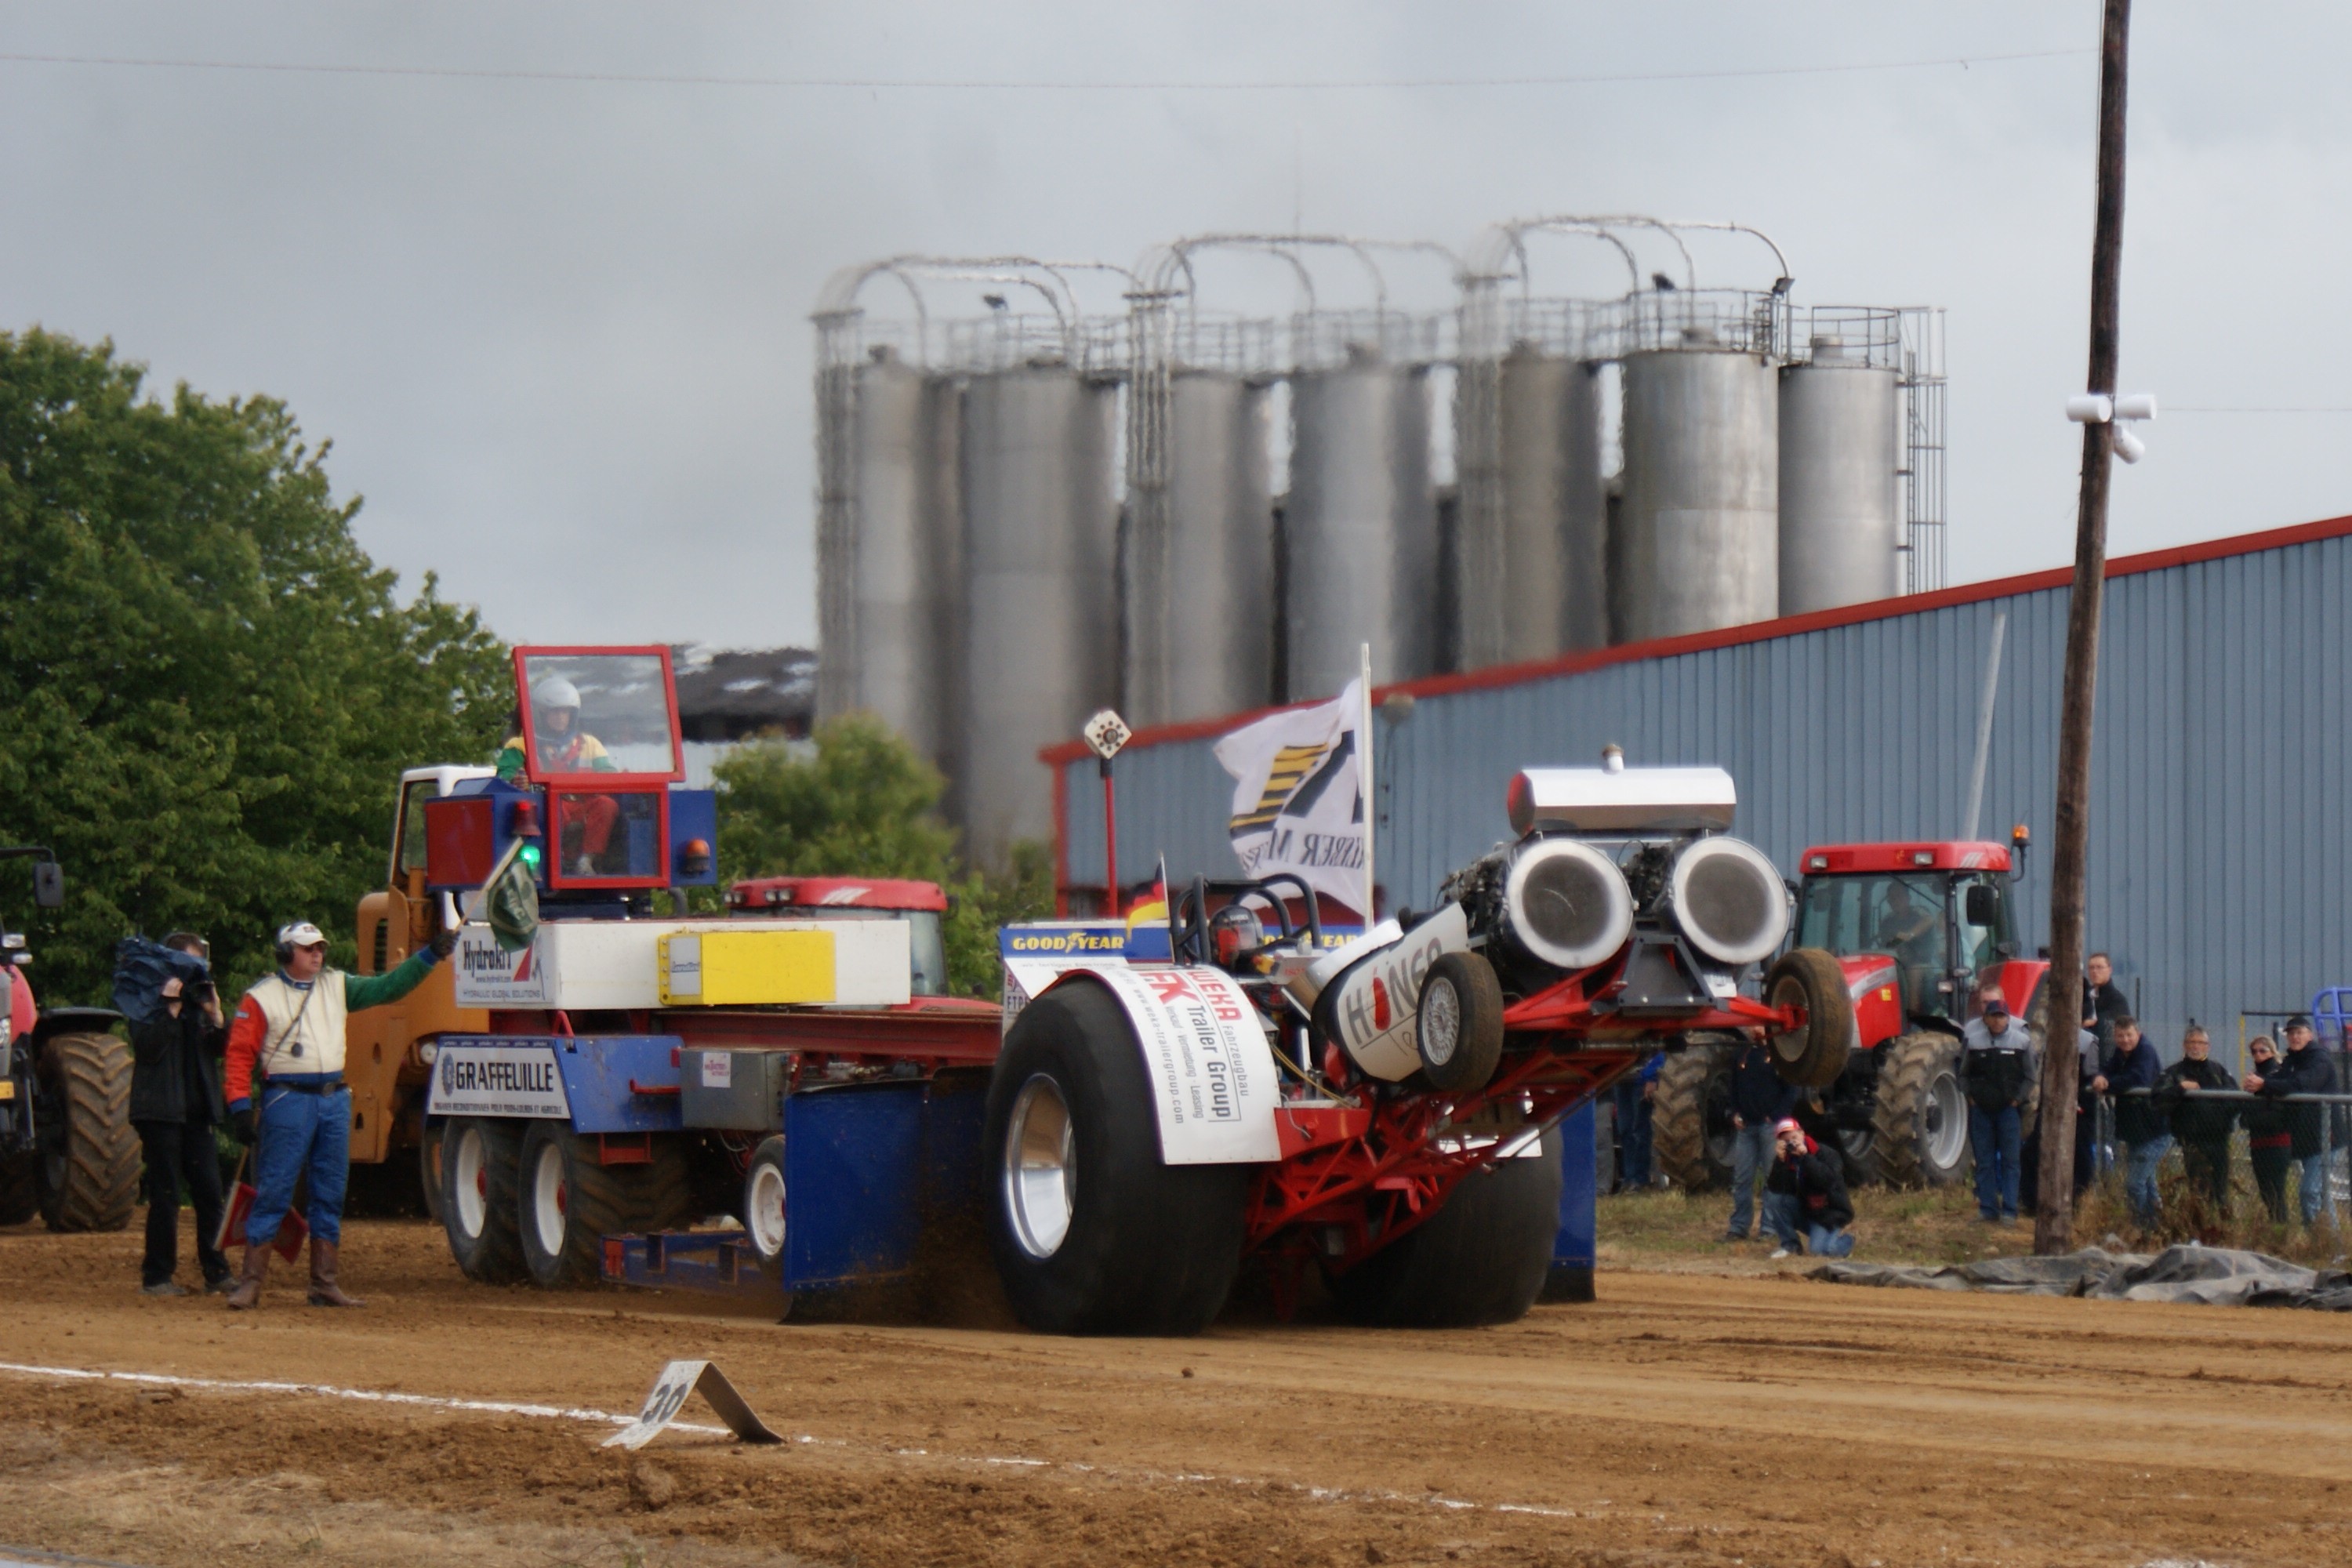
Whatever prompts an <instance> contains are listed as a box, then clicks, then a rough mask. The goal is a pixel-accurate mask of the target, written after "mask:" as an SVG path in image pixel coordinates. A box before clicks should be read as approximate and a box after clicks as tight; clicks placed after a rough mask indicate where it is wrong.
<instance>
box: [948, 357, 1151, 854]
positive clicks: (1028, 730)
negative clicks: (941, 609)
mask: <svg viewBox="0 0 2352 1568" xmlns="http://www.w3.org/2000/svg"><path fill="white" fill-rule="evenodd" d="M1117 418H1118V395H1117V388H1116V386H1115V385H1114V384H1111V383H1109V382H1107V381H1104V380H1100V379H1097V378H1095V377H1093V376H1090V375H1088V374H1086V373H1085V372H1084V371H1082V370H1080V369H1078V368H1076V367H1074V366H1071V365H1069V364H1066V363H1032V364H1024V365H1020V366H1016V367H1013V368H1010V369H1005V370H998V371H992V372H988V373H986V374H977V375H973V376H972V377H971V379H970V380H969V382H968V383H967V384H966V387H965V391H964V398H963V437H962V440H963V451H962V459H963V461H962V473H963V501H964V549H965V556H964V584H965V593H964V604H965V617H966V618H965V632H964V657H963V663H962V670H961V674H962V690H963V715H962V718H963V745H962V749H961V758H960V765H959V767H958V770H957V772H958V774H959V779H960V783H961V786H962V802H963V813H962V815H963V824H964V841H965V847H966V849H967V852H968V853H969V854H971V857H972V858H973V859H974V860H975V861H976V862H977V863H978V864H980V865H982V866H988V867H994V868H1002V867H1003V865H1004V864H1005V863H1006V862H1007V860H1008V859H1009V858H1010V855H1011V852H1012V849H1013V846H1014V845H1015V844H1017V843H1020V842H1022V841H1024V840H1043V839H1045V838H1047V837H1051V835H1052V833H1053V827H1054V822H1053V809H1052V804H1051V801H1050V799H1049V797H1048V795H1046V792H1045V789H1044V788H1043V787H1042V784H1041V780H1042V779H1043V776H1044V775H1043V773H1041V771H1040V769H1039V767H1038V763H1037V753H1038V751H1039V750H1040V748H1042V747H1044V746H1046V745H1048V744H1051V743H1052V742H1055V741H1060V740H1063V739H1066V738H1067V737H1068V736H1071V735H1074V734H1076V732H1077V731H1078V729H1079V727H1080V726H1081V725H1082V724H1084V723H1085V722H1086V720H1087V715H1088V714H1090V713H1092V712H1093V711H1094V710H1096V709H1097V708H1100V707H1102V706H1104V705H1105V704H1107V703H1108V702H1109V701H1110V700H1112V698H1113V697H1114V696H1115V695H1116V692H1117V688H1118V658H1117V654H1116V651H1115V650H1116V649H1117V647H1118V607H1117V604H1116V602H1115V598H1114V595H1115V592H1116V585H1115V576H1114V572H1113V556H1114V553H1115V551H1116V541H1117V533H1118V500H1117V498H1116V496H1115V495H1114V493H1113V490H1112V463H1113V458H1114V453H1115V447H1116V431H1117Z"/></svg>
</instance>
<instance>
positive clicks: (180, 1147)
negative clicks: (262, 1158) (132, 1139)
mask: <svg viewBox="0 0 2352 1568" xmlns="http://www.w3.org/2000/svg"><path fill="white" fill-rule="evenodd" d="M163 945H164V946H165V947H167V948H169V949H171V950H172V951H173V952H178V953H184V954H185V955H186V956H187V957H189V958H193V959H195V960H197V961H198V965H201V964H203V963H208V962H209V961H210V959H211V957H212V949H211V948H210V947H209V946H208V945H207V944H206V943H205V939H204V938H202V937H200V936H198V935H196V934H195V932H194V931H173V933H172V934H171V935H170V936H167V937H165V938H164V939H163ZM149 951H150V952H152V949H150V950H149ZM198 965H189V966H186V969H187V971H188V972H187V973H179V974H173V975H172V976H170V977H169V978H167V979H166V980H164V982H163V989H162V995H163V1005H162V1007H161V1008H160V1009H159V1010H157V1011H156V1012H155V1013H154V1014H153V1015H152V1016H151V1017H149V1018H147V1019H146V1020H145V1021H144V1022H142V1023H134V1024H132V1025H131V1126H132V1127H134V1128H136V1129H138V1131H139V1143H140V1147H141V1148H142V1150H143V1151H144V1152H145V1154H146V1157H147V1251H146V1255H145V1256H144V1257H143V1258H142V1259H141V1261H140V1265H139V1279H140V1285H139V1288H140V1289H142V1291H144V1292H145V1293H146V1294H148V1295H150V1296H185V1295H187V1294H188V1293H189V1291H188V1288H187V1287H186V1286H184V1285H183V1284H181V1283H179V1282H178V1281H177V1280H175V1279H173V1278H172V1276H173V1274H175V1273H176V1272H178V1270H179V1266H180V1200H181V1194H182V1192H183V1189H184V1190H185V1193H186V1196H187V1199H188V1201H189V1202H190V1203H191V1204H193V1205H194V1207H195V1211H196V1262H197V1264H198V1265H199V1266H200V1267H201V1268H203V1269H204V1276H205V1289H206V1290H208V1291H213V1292H215V1293H218V1292H221V1291H225V1290H226V1289H228V1288H229V1285H230V1282H231V1280H232V1279H234V1276H233V1275H232V1274H231V1273H230V1272H229V1267H228V1258H227V1256H226V1254H225V1253H223V1252H222V1251H221V1248H220V1246H219V1242H220V1227H221V1178H220V1155H219V1153H218V1152H216V1150H215V1147H214V1143H213V1126H214V1124H215V1122H217V1121H219V1120H220V1103H221V1092H220V1069H219V1062H220V1058H221V1054H222V1052H223V1051H224V1050H225V1049H226V1045H227V1040H228V1024H227V1020H226V1019H225V1018H224V1017H223V1016H221V1005H220V993H219V992H218V991H217V990H216V989H215V987H214V985H213V981H212V974H211V972H210V970H209V969H205V968H202V967H199V966H198Z"/></svg>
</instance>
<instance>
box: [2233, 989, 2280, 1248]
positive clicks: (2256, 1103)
mask: <svg viewBox="0 0 2352 1568" xmlns="http://www.w3.org/2000/svg"><path fill="white" fill-rule="evenodd" d="M2246 1054H2247V1056H2249V1057H2251V1058H2252V1063H2251V1065H2249V1066H2248V1067H2247V1068H2246V1084H2245V1087H2246V1089H2248V1090H2249V1091H2253V1090H2258V1089H2261V1088H2262V1086H2263V1078H2264V1075H2266V1074H2268V1073H2270V1072H2272V1071H2273V1070H2275V1069H2276V1068H2277V1067H2278V1047H2277V1046H2275V1045H2273V1043H2272V1042H2271V1037H2269V1036H2268V1035H2256V1036H2255V1037H2253V1038H2252V1039H2251V1040H2248V1041H2247V1042H2246ZM2238 1120H2239V1121H2241V1122H2242V1123H2243V1124H2244V1126H2245V1129H2246V1161H2247V1163H2249V1164H2251V1165H2252V1167H2253V1170H2254V1188H2255V1190H2256V1191H2257V1192H2260V1193H2261V1194H2263V1207H2264V1208H2266V1209H2268V1210H2269V1211H2270V1216H2271V1222H2272V1223H2273V1225H2284V1224H2285V1223H2286V1173H2287V1167H2288V1166H2289V1165H2291V1164H2293V1163H2294V1131H2293V1129H2292V1127H2291V1126H2290V1123H2291V1122H2292V1121H2293V1120H2294V1107H2293V1106H2288V1105H2281V1104H2280V1103H2279V1102H2278V1101H2277V1100H2252V1101H2242V1102H2241V1103H2240V1105H2239V1108H2238Z"/></svg>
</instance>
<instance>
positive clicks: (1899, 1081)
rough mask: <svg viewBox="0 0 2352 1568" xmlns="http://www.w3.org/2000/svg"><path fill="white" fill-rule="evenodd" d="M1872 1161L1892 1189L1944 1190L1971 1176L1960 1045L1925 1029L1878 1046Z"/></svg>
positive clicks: (1880, 1178) (1871, 1141)
mask: <svg viewBox="0 0 2352 1568" xmlns="http://www.w3.org/2000/svg"><path fill="white" fill-rule="evenodd" d="M1870 1158H1871V1163H1872V1165H1873V1166H1874V1167H1875V1170H1874V1174H1875V1175H1876V1176H1877V1178H1878V1179H1879V1180H1880V1181H1882V1182H1884V1183H1885V1184H1887V1185H1888V1186H1890V1187H1945V1186H1949V1185H1951V1184H1953V1183H1954V1182H1957V1181H1958V1180H1959V1179H1960V1178H1961V1177H1963V1176H1965V1175H1967V1174H1968V1173H1969V1100H1968V1095H1967V1093H1966V1092H1965V1091H1964V1090H1963V1089H1962V1088H1961V1086H1960V1042H1959V1041H1958V1040H1956V1039H1954V1038H1953V1037H1951V1036H1949V1035H1941V1034H1937V1033H1935V1032H1933V1031H1932V1030H1922V1031H1921V1032H1919V1033H1918V1034H1916V1035H1904V1036H1900V1037H1897V1038H1895V1039H1892V1040H1889V1041H1888V1042H1887V1043H1886V1044H1885V1045H1884V1046H1881V1047H1879V1061H1878V1089H1877V1095H1876V1099H1875V1101H1874V1104H1873V1106H1872V1110H1871V1140H1870Z"/></svg>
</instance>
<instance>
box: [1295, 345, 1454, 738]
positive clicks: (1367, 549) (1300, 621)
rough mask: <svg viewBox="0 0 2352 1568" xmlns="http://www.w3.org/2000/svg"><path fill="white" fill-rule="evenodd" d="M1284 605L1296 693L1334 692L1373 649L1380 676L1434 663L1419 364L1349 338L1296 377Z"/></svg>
mask: <svg viewBox="0 0 2352 1568" xmlns="http://www.w3.org/2000/svg"><path fill="white" fill-rule="evenodd" d="M1290 408H1291V423H1292V431H1293V435H1292V444H1291V458H1290V500H1289V510H1288V513H1287V516H1286V525H1287V526H1286V541H1285V542H1286V549H1287V552H1288V560H1287V562H1286V574H1285V576H1286V591H1287V595H1288V601H1289V602H1288V603H1287V604H1286V605H1285V607H1284V609H1285V618H1286V636H1287V639H1288V650H1289V675H1290V689H1289V691H1288V693H1287V696H1288V697H1289V699H1290V700H1294V701H1296V700H1301V699H1306V698H1313V697H1328V696H1330V695H1332V694H1333V693H1335V692H1338V691H1339V689H1342V688H1343V687H1345V686H1346V685H1347V684H1348V682H1349V681H1350V680H1352V679H1355V678H1356V675H1357V671H1358V663H1359V658H1360V654H1359V650H1360V647H1361V645H1363V644H1366V643H1370V645H1371V648H1372V679H1374V680H1375V681H1377V682H1387V681H1391V680H1406V679H1412V678H1414V677H1416V676H1420V675H1425V674H1428V673H1429V672H1430V664H1431V659H1432V657H1433V651H1434V650H1433V646H1432V642H1433V637H1432V634H1433V627H1434V623H1435V620H1436V584H1437V500H1436V495H1435V492H1434V490H1433V489H1432V486H1431V483H1430V473H1429V395H1428V387H1427V384H1426V379H1425V373H1424V372H1423V369H1422V367H1420V366H1419V365H1415V364H1410V363H1391V361H1390V360H1389V359H1388V358H1387V357H1386V356H1384V355H1383V354H1381V353H1380V351H1379V350H1378V349H1376V348H1373V347H1371V346H1369V345H1366V344H1361V343H1358V344H1353V345H1350V347H1349V352H1348V354H1347V361H1346V363H1343V364H1339V365H1336V366H1332V367H1330V368H1327V369H1316V370H1307V371H1301V372H1299V373H1298V374H1297V375H1296V376H1295V377H1294V378H1293V380H1292V383H1291V400H1290Z"/></svg>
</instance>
